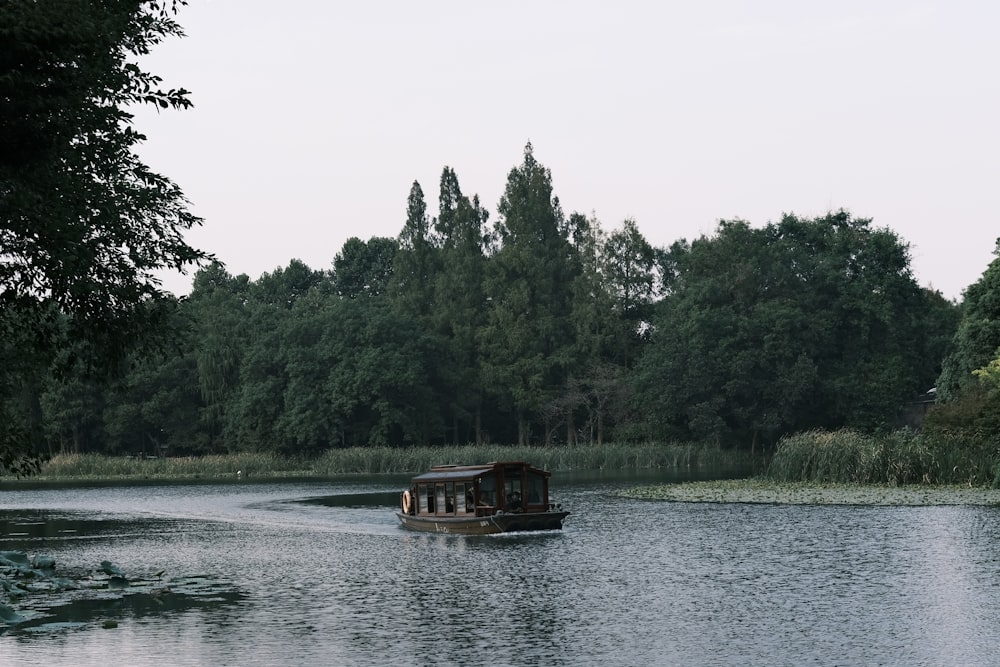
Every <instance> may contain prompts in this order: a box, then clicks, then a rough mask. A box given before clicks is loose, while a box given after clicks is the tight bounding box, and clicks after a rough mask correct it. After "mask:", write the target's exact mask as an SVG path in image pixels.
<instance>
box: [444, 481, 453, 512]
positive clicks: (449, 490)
mask: <svg viewBox="0 0 1000 667" xmlns="http://www.w3.org/2000/svg"><path fill="white" fill-rule="evenodd" d="M444 511H445V512H447V513H448V514H454V513H455V482H445V485H444Z"/></svg>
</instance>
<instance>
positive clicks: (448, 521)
mask: <svg viewBox="0 0 1000 667" xmlns="http://www.w3.org/2000/svg"><path fill="white" fill-rule="evenodd" d="M567 515H569V512H524V513H517V512H513V513H505V514H494V515H493V516H474V517H445V516H413V515H410V514H403V513H402V512H396V516H398V517H399V520H400V522H401V523H402V524H403V526H404V527H406V528H409V529H410V530H419V531H423V532H425V533H454V534H457V535H490V534H493V533H513V532H521V531H535V530H559V529H561V528H562V522H563V519H565V518H566V516H567Z"/></svg>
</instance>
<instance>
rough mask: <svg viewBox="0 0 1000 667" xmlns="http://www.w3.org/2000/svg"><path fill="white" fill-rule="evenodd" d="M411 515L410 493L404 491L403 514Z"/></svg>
mask: <svg viewBox="0 0 1000 667" xmlns="http://www.w3.org/2000/svg"><path fill="white" fill-rule="evenodd" d="M409 513H410V491H409V489H407V490H406V491H403V514H409Z"/></svg>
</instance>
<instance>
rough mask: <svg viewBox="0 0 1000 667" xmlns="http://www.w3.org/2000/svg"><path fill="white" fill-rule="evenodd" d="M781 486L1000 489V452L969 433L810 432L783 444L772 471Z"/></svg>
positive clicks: (770, 475) (986, 439)
mask: <svg viewBox="0 0 1000 667" xmlns="http://www.w3.org/2000/svg"><path fill="white" fill-rule="evenodd" d="M765 476H766V477H767V478H769V479H771V480H775V481H781V482H818V483H854V484H887V485H890V486H898V485H904V484H966V485H969V486H992V487H994V488H997V487H1000V447H998V443H997V442H996V441H995V440H994V439H993V438H991V437H988V436H986V435H979V434H974V433H973V434H970V433H967V432H963V433H947V432H936V433H928V434H925V433H917V432H914V431H910V430H905V429H904V430H898V431H893V432H891V433H888V434H884V435H866V434H863V433H858V432H856V431H850V430H841V431H834V432H827V431H809V432H806V433H799V434H796V435H793V436H789V437H786V438H783V439H782V440H781V442H779V443H778V446H777V449H776V451H775V454H774V457H773V459H772V460H771V464H770V466H769V467H768V469H767V472H766V475H765Z"/></svg>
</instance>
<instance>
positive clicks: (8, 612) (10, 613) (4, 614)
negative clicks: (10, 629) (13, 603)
mask: <svg viewBox="0 0 1000 667" xmlns="http://www.w3.org/2000/svg"><path fill="white" fill-rule="evenodd" d="M26 620H27V618H25V617H24V616H22V615H21V614H19V613H17V612H16V611H14V608H13V607H8V606H7V605H5V604H0V622H3V623H6V624H7V625H17V624H18V623H24V622H25V621H26Z"/></svg>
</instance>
